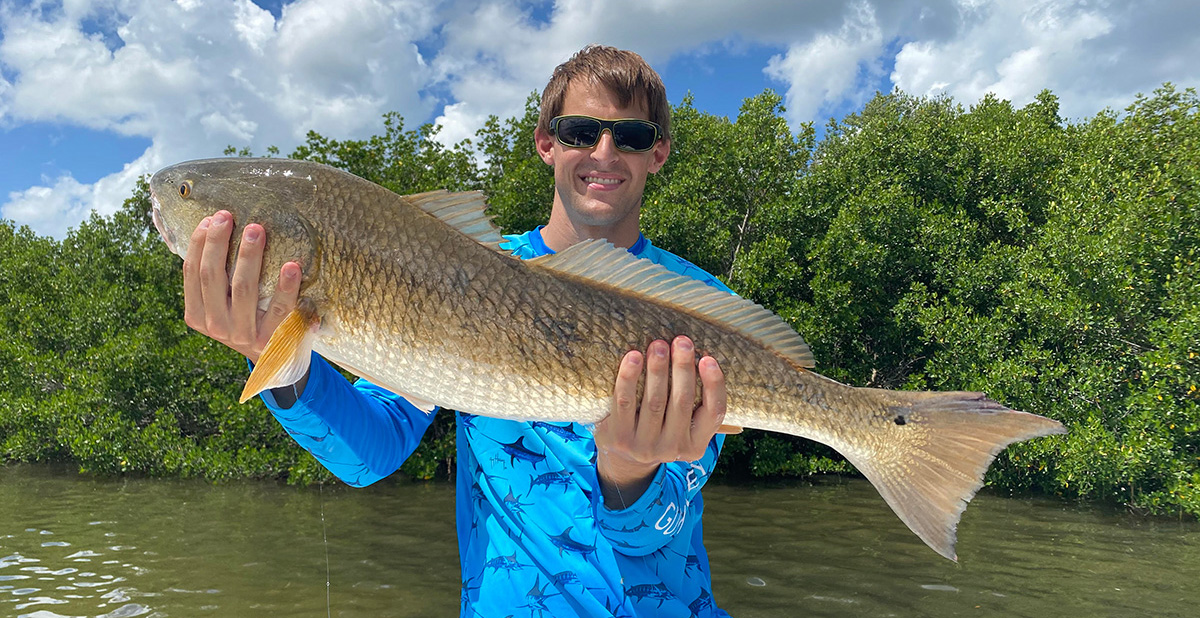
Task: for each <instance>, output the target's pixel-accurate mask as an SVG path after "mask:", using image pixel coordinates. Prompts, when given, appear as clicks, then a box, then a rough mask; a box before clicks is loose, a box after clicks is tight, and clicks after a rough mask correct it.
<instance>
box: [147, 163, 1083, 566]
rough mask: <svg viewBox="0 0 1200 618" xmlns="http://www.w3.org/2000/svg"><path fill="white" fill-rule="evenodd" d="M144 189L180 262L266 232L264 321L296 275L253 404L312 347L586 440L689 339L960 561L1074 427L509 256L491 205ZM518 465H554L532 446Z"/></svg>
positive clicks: (732, 303) (227, 186) (658, 274)
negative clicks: (993, 469)
mask: <svg viewBox="0 0 1200 618" xmlns="http://www.w3.org/2000/svg"><path fill="white" fill-rule="evenodd" d="M149 184H150V194H151V201H152V206H153V213H152V214H153V219H154V223H155V226H156V228H157V229H158V231H159V233H160V235H161V236H162V238H163V240H164V242H165V243H166V245H167V247H168V248H169V249H170V250H171V251H172V252H174V253H176V254H177V255H179V256H180V257H183V258H185V259H186V258H187V255H186V252H187V239H188V238H189V237H190V235H191V233H192V231H193V230H194V229H195V228H196V226H197V224H199V223H200V221H201V220H202V219H204V218H205V217H208V216H211V215H213V214H214V213H216V212H217V211H219V210H227V211H229V212H230V213H232V215H233V219H234V224H235V226H234V233H233V236H232V240H231V242H230V249H229V255H228V269H229V272H230V273H232V271H233V267H234V264H235V262H236V258H237V252H238V244H239V242H240V238H241V230H242V229H243V228H244V227H245V226H246V224H249V223H258V224H261V225H262V226H263V228H264V230H265V237H266V244H265V246H264V248H263V251H264V254H263V268H262V272H263V276H262V278H261V280H260V286H259V298H260V305H259V306H260V307H261V308H264V309H265V308H266V306H267V305H268V304H269V301H270V299H271V297H272V294H273V292H274V289H275V286H276V285H277V283H278V276H279V275H278V273H279V270H280V267H281V266H282V265H283V264H284V263H285V262H287V261H296V262H298V263H299V264H300V265H301V269H302V272H303V276H302V281H301V285H300V293H299V301H298V303H297V306H296V308H295V309H294V310H293V311H292V312H291V313H290V314H289V315H288V316H287V317H286V318H285V319H284V320H283V322H282V323H281V324H280V325H279V327H278V328H277V329H276V330H275V332H274V333H273V334H272V336H271V338H270V341H269V342H268V344H267V345H266V347H265V349H264V350H263V352H262V355H261V356H260V358H259V360H258V362H257V363H256V364H255V366H254V369H253V371H252V373H251V375H250V377H249V379H248V380H247V382H246V385H245V388H244V390H243V392H242V396H241V400H242V401H245V400H247V399H249V398H250V397H253V396H254V395H256V394H258V393H260V392H262V391H263V390H266V389H269V388H277V387H282V386H287V385H290V384H292V383H294V382H296V381H297V380H298V379H299V378H300V377H302V376H303V375H304V374H305V372H306V371H307V370H308V366H309V362H310V355H311V352H313V351H315V352H317V353H318V354H320V355H321V356H322V357H324V358H325V359H327V360H329V361H332V362H334V363H336V364H337V365H340V366H341V367H343V368H344V369H346V370H347V371H349V372H351V373H353V374H355V375H357V376H360V377H363V378H366V379H368V380H370V381H371V382H373V383H375V384H377V385H379V386H381V387H384V388H387V389H389V390H391V391H393V392H395V393H397V394H398V395H401V396H403V397H406V398H408V399H409V400H410V401H413V402H414V403H416V404H417V405H418V407H422V409H426V410H432V409H434V407H435V406H440V407H444V408H448V409H454V410H458V411H460V412H464V413H467V414H476V415H484V416H490V417H497V418H504V419H512V420H518V421H530V422H558V423H567V422H575V423H580V424H581V425H582V426H587V425H590V424H594V423H596V422H598V421H601V420H602V419H604V417H605V416H607V415H608V413H609V410H610V404H611V398H612V389H613V384H614V383H615V376H616V372H617V368H618V366H619V364H620V361H621V358H622V357H623V356H624V355H625V354H626V353H627V352H628V351H630V350H644V349H646V347H647V345H648V344H649V343H650V342H651V341H654V340H656V339H662V340H667V341H670V340H672V339H673V338H674V337H675V336H677V335H687V336H688V337H690V338H691V339H692V341H693V342H694V345H695V349H696V352H697V357H698V358H699V357H700V356H703V355H708V356H712V357H713V358H715V359H716V360H717V361H718V363H719V365H720V367H721V369H722V371H723V373H724V376H725V383H726V388H727V392H728V400H727V412H726V416H725V419H724V422H725V423H726V424H728V425H731V426H736V427H749V428H756V429H761V430H766V431H772V432H780V433H784V434H789V435H794V436H800V437H803V438H807V439H811V440H815V441H817V442H821V443H823V444H826V445H829V446H830V447H832V448H834V449H835V450H837V451H838V452H839V453H841V454H842V455H843V456H844V457H845V458H846V459H847V460H848V461H849V462H850V463H851V464H852V465H853V466H854V467H855V468H856V469H857V470H858V471H859V472H860V473H861V474H862V475H863V476H865V477H866V478H867V479H868V480H869V481H870V482H871V483H872V484H873V485H874V486H875V488H876V489H877V490H878V491H879V493H880V495H881V496H882V497H883V499H884V500H885V501H886V502H887V504H888V505H889V506H890V507H891V508H892V510H893V511H894V512H895V513H896V515H897V516H899V518H900V519H901V521H903V522H904V523H905V524H906V525H907V526H908V527H909V528H910V529H911V530H912V531H913V532H914V533H915V534H916V535H917V536H918V537H919V538H920V539H921V540H923V541H924V542H925V543H926V544H927V545H928V546H929V547H930V548H932V549H933V550H934V551H936V552H937V553H938V554H940V555H942V556H944V557H946V558H948V559H950V560H955V561H957V554H956V553H955V549H954V547H955V542H956V534H957V526H958V521H959V519H960V517H961V515H962V512H963V510H964V509H965V508H966V505H967V503H968V502H969V501H970V499H971V498H972V497H973V496H974V495H975V493H976V492H977V491H978V490H979V488H980V487H981V486H982V485H983V477H984V473H985V472H986V470H987V468H988V466H990V465H991V462H992V461H993V460H994V459H995V457H996V456H997V454H998V453H999V452H1000V451H1001V450H1003V449H1004V448H1005V447H1006V446H1008V445H1009V444H1011V443H1013V442H1018V441H1022V440H1028V439H1032V438H1037V437H1041V436H1048V435H1052V434H1062V433H1065V431H1066V429H1065V428H1064V427H1063V425H1062V424H1061V423H1059V422H1058V421H1055V420H1053V419H1050V418H1046V417H1043V416H1039V415H1036V414H1031V413H1027V412H1022V411H1017V410H1012V409H1009V408H1007V407H1005V406H1004V405H1002V404H1000V403H998V402H996V401H993V400H992V399H989V398H988V397H987V396H985V395H984V394H982V393H978V392H966V391H955V392H934V391H897V390H887V389H878V388H867V387H856V386H851V385H847V384H842V383H840V382H837V381H835V380H832V379H830V378H827V377H824V376H822V375H820V374H818V373H816V372H815V371H814V368H815V366H816V364H815V359H814V357H813V354H812V351H811V349H810V348H809V346H808V344H807V343H806V342H805V341H804V339H803V337H802V336H801V335H800V334H799V333H797V332H796V331H795V330H794V329H793V328H792V327H791V326H789V325H788V324H787V323H786V322H785V321H784V320H783V319H781V318H780V317H779V316H777V315H775V314H774V313H772V312H771V311H769V310H767V309H765V308H763V307H761V306H759V305H757V304H755V303H754V302H752V301H750V300H748V299H745V298H742V297H740V296H737V295H733V294H729V293H727V292H724V291H721V290H718V289H715V288H713V287H711V286H708V285H706V284H704V283H702V282H699V281H696V280H693V279H691V278H688V277H685V276H682V275H678V274H676V273H673V272H671V271H669V270H667V269H666V268H664V267H662V266H659V265H657V264H654V263H652V262H650V261H648V260H643V259H639V258H637V257H636V256H633V255H632V254H630V253H629V252H628V251H626V250H624V249H620V248H617V247H614V246H613V245H611V244H609V243H608V242H607V241H605V240H602V239H594V240H588V241H584V242H581V243H578V244H576V245H573V246H572V247H570V248H568V249H566V250H564V251H561V252H559V253H556V254H552V255H548V256H543V257H539V258H535V259H530V260H521V259H518V258H516V257H513V256H511V255H510V254H508V252H505V251H503V250H502V249H500V244H501V243H502V242H503V237H502V236H501V234H500V232H499V230H498V229H497V228H496V226H495V225H494V224H493V223H492V222H491V219H490V217H489V216H488V215H487V213H486V210H487V202H486V200H485V199H484V197H483V195H482V194H481V193H478V192H461V193H449V192H446V191H432V192H426V193H419V194H415V195H407V196H402V195H399V194H397V193H395V192H392V191H389V190H388V189H386V188H384V187H381V186H379V185H377V184H374V183H372V182H369V181H367V180H364V179H362V178H359V177H357V176H354V175H352V174H350V173H348V172H345V171H342V170H339V169H336V168H334V167H330V166H326V165H322V164H319V163H314V162H309V161H300V160H289V159H274V158H265V159H251V158H218V159H203V160H197V161H188V162H183V163H179V164H176V165H172V166H169V167H166V168H164V169H162V170H160V171H158V172H157V173H155V174H154V175H153V176H152V177H151V179H150V183H149ZM506 453H507V454H509V455H510V457H511V458H513V460H514V461H515V460H516V459H518V458H520V459H525V458H528V457H536V456H538V455H540V454H536V453H532V452H527V451H526V450H525V449H523V448H522V445H521V444H520V443H515V444H509V445H506Z"/></svg>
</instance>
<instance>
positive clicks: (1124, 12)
mask: <svg viewBox="0 0 1200 618" xmlns="http://www.w3.org/2000/svg"><path fill="white" fill-rule="evenodd" d="M1166 4H1170V5H1171V7H1170V10H1169V11H1168V10H1167V7H1165V6H1164V3H1145V2H1139V3H1119V4H1118V3H1103V2H1101V3H1088V2H1077V1H1068V0H1041V1H1034V0H1021V1H1012V2H995V3H982V2H967V1H965V0H964V1H963V2H962V3H961V4H960V6H959V9H958V13H959V18H960V26H959V28H958V29H957V30H956V31H955V32H954V34H953V36H952V37H949V38H946V39H943V40H925V41H920V40H918V41H910V42H908V43H906V44H905V45H904V46H903V47H902V48H901V50H900V52H899V53H898V54H897V56H896V65H895V70H894V71H893V73H892V76H891V77H892V81H893V82H894V83H895V84H896V85H897V86H899V87H900V88H901V89H902V90H904V91H905V92H908V93H910V94H917V95H922V94H940V93H943V92H944V93H947V94H950V95H951V96H953V97H954V98H955V99H956V100H958V101H960V102H963V103H965V104H970V103H974V102H976V101H978V100H979V99H980V98H982V97H983V96H984V95H985V94H987V93H989V92H990V93H993V94H995V95H996V96H998V97H1000V98H1003V99H1008V100H1011V101H1013V102H1014V103H1016V104H1017V105H1024V104H1026V103H1028V102H1030V101H1032V100H1033V97H1034V96H1036V95H1037V93H1038V92H1040V91H1042V90H1043V89H1046V88H1049V89H1050V90H1052V91H1053V92H1054V93H1055V94H1056V95H1058V97H1059V100H1060V102H1061V105H1062V111H1063V114H1064V116H1066V117H1068V118H1076V119H1078V118H1082V117H1085V116H1090V115H1093V114H1095V113H1096V112H1097V111H1099V110H1100V109H1101V108H1103V107H1106V106H1110V107H1115V108H1123V107H1124V106H1125V105H1127V104H1128V103H1130V102H1132V100H1133V95H1134V94H1135V93H1136V92H1138V91H1145V92H1149V91H1150V90H1153V89H1154V88H1155V87H1157V86H1158V85H1159V84H1161V83H1162V82H1163V81H1175V82H1182V83H1185V84H1191V85H1194V84H1195V83H1196V81H1197V80H1198V79H1200V69H1198V68H1197V65H1196V63H1195V62H1194V61H1190V60H1185V59H1189V58H1196V57H1197V54H1200V39H1198V38H1197V37H1196V36H1195V34H1194V28H1193V27H1192V26H1190V25H1189V26H1183V24H1195V23H1196V22H1197V21H1198V20H1200V5H1196V4H1195V3H1166Z"/></svg>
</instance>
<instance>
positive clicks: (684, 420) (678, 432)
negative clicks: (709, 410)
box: [663, 336, 696, 454]
mask: <svg viewBox="0 0 1200 618" xmlns="http://www.w3.org/2000/svg"><path fill="white" fill-rule="evenodd" d="M668 406H669V407H668V408H667V418H666V421H665V423H664V425H663V433H664V434H665V436H666V437H667V440H668V442H667V443H666V444H664V446H665V447H667V448H672V447H673V448H677V449H678V450H679V451H680V454H687V452H688V451H690V450H691V449H690V448H689V446H690V435H689V433H690V427H691V424H692V412H693V411H694V410H695V409H696V350H695V346H693V344H692V340H691V339H689V338H687V337H684V336H679V337H676V338H675V340H674V341H673V342H671V399H670V403H669V404H668Z"/></svg>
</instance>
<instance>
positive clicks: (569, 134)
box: [558, 118, 600, 147]
mask: <svg viewBox="0 0 1200 618" xmlns="http://www.w3.org/2000/svg"><path fill="white" fill-rule="evenodd" d="M599 137H600V122H599V121H597V120H593V119H591V118H563V119H562V120H559V121H558V139H559V140H561V141H562V143H563V144H565V145H567V146H583V147H587V146H592V145H594V144H595V143H596V140H597V139H599Z"/></svg>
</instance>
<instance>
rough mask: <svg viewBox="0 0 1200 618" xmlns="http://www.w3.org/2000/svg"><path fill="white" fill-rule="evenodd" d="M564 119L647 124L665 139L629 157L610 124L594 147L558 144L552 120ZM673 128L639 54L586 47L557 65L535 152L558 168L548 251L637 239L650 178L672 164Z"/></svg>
mask: <svg viewBox="0 0 1200 618" xmlns="http://www.w3.org/2000/svg"><path fill="white" fill-rule="evenodd" d="M565 115H581V116H590V117H593V118H598V119H601V120H617V119H627V118H634V119H641V120H650V121H652V122H654V123H655V124H657V125H659V127H660V128H661V134H662V137H661V139H658V140H657V141H653V142H650V145H649V149H648V150H645V151H640V152H632V151H630V150H629V149H628V148H627V147H628V146H629V143H627V142H625V141H624V140H622V145H623V146H625V147H626V148H625V149H620V148H618V147H617V142H616V140H615V137H614V135H613V133H614V132H616V133H618V134H621V135H622V136H623V137H624V135H625V134H624V133H623V132H622V130H621V129H620V128H618V127H611V128H604V129H601V130H600V131H599V132H598V139H593V140H588V141H587V142H585V143H590V144H592V145H590V146H586V147H581V146H580V145H579V144H578V143H577V142H574V141H570V140H566V141H565V143H564V141H563V140H559V139H557V137H556V135H555V133H554V127H551V121H552V120H553V119H554V118H555V117H560V116H565ZM605 126H606V127H608V126H609V125H605ZM668 131H670V107H669V106H668V105H667V99H666V90H665V89H664V88H663V85H662V79H660V78H659V76H658V74H657V73H655V72H654V69H651V68H650V66H649V65H647V64H646V62H645V61H644V60H642V58H641V56H638V55H637V54H635V53H633V52H629V51H622V50H618V49H614V48H611V47H600V46H588V47H585V48H584V49H583V50H581V51H580V52H579V53H577V54H575V55H574V56H573V57H571V59H570V60H568V61H567V62H564V63H563V64H561V65H559V67H558V68H556V69H555V70H554V75H553V76H552V77H551V78H550V83H549V84H548V85H547V86H546V89H545V91H544V92H543V94H542V109H541V116H540V118H539V120H538V127H537V129H536V131H535V132H534V140H535V142H536V145H537V150H538V154H539V155H541V157H542V160H543V161H545V162H546V163H547V164H548V165H552V166H553V167H554V185H555V193H554V205H553V208H552V210H551V214H550V223H549V224H548V225H547V227H546V229H545V230H544V231H543V236H544V237H545V238H546V241H547V243H548V244H550V246H551V248H554V249H556V250H561V249H563V248H565V245H569V244H571V243H574V242H577V241H579V240H583V239H585V238H597V237H599V238H607V239H609V240H611V241H612V242H614V243H616V244H618V245H624V246H630V245H631V244H632V243H633V242H634V241H636V240H637V235H638V218H639V214H640V208H641V203H642V192H643V191H644V190H645V187H646V176H647V174H651V173H655V172H657V171H658V170H659V169H661V168H662V166H663V164H664V163H665V162H666V160H667V155H668V154H669V152H670V140H669V138H668V137H667V136H668V135H669V134H668ZM596 136H597V132H595V131H592V132H591V133H590V137H592V138H595V137H596ZM643 137H644V135H643ZM568 144H570V145H568ZM554 243H557V244H558V245H559V246H557V247H556V246H555V244H554Z"/></svg>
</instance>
